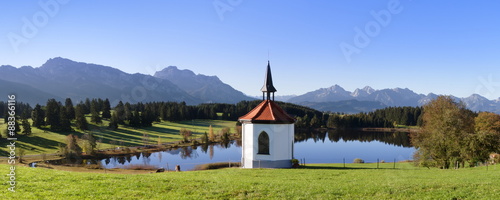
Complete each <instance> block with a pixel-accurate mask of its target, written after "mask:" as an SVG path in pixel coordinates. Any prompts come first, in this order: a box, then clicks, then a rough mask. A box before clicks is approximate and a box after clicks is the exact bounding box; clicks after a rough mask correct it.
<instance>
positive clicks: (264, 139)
mask: <svg viewBox="0 0 500 200" xmlns="http://www.w3.org/2000/svg"><path fill="white" fill-rule="evenodd" d="M258 154H268V155H269V135H267V133H266V132H265V131H262V132H261V133H260V135H259V151H258Z"/></svg>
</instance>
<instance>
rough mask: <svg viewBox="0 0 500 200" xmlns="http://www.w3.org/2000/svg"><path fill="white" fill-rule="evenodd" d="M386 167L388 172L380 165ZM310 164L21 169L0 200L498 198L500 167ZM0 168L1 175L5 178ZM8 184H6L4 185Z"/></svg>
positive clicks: (0, 187) (1, 188)
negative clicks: (137, 170)
mask: <svg viewBox="0 0 500 200" xmlns="http://www.w3.org/2000/svg"><path fill="white" fill-rule="evenodd" d="M385 165H387V166H385ZM383 166H384V167H383V168H385V169H373V168H375V167H376V164H347V165H346V167H347V168H346V169H343V168H342V167H343V165H342V164H315V165H307V167H306V168H301V169H240V168H228V169H219V170H206V171H191V172H168V173H152V174H132V175H129V174H97V173H81V172H67V171H58V170H50V169H42V168H28V167H18V169H17V170H16V178H17V181H18V182H17V186H16V187H17V188H16V190H17V192H16V193H11V192H8V191H7V187H8V185H7V182H6V181H2V182H1V184H0V191H1V192H0V198H2V199H214V198H215V199H248V198H257V199H498V194H499V193H500V187H498V186H499V185H500V166H489V167H488V169H486V167H478V168H466V169H459V170H440V169H427V168H416V167H413V166H411V164H410V163H398V164H397V169H389V168H391V167H392V165H390V163H386V164H384V165H383ZM8 167H9V166H8V165H0V174H8ZM6 179H7V178H5V179H4V180H6Z"/></svg>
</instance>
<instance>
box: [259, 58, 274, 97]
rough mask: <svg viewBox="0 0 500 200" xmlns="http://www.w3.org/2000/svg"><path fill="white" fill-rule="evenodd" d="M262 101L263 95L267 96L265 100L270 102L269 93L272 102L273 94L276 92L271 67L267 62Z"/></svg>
mask: <svg viewBox="0 0 500 200" xmlns="http://www.w3.org/2000/svg"><path fill="white" fill-rule="evenodd" d="M260 91H262V99H263V100H264V94H267V100H271V93H273V99H272V100H273V101H274V92H276V88H274V85H273V77H272V75H271V65H270V63H269V60H268V61H267V72H266V78H265V79H264V86H262V89H260Z"/></svg>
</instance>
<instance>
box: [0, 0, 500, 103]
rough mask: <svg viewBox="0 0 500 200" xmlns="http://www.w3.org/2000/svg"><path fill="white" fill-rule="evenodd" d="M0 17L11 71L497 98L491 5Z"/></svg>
mask: <svg viewBox="0 0 500 200" xmlns="http://www.w3.org/2000/svg"><path fill="white" fill-rule="evenodd" d="M44 5H45V6H44ZM0 7H1V8H2V12H1V13H0V23H1V24H2V25H1V26H0V64H4V65H13V66H15V67H21V66H24V65H31V66H33V67H39V66H40V65H42V64H43V63H44V62H45V61H46V60H48V59H49V58H53V57H65V58H69V59H72V60H75V61H80V62H88V63H95V64H102V65H107V66H112V67H115V68H118V69H121V70H122V71H125V72H128V73H143V74H154V72H155V71H159V70H161V69H163V68H164V67H167V66H169V65H175V66H178V67H179V68H180V69H190V70H192V71H194V72H195V73H201V74H205V75H217V76H218V77H219V78H220V79H221V80H222V81H224V82H225V83H228V84H230V85H231V86H233V87H234V88H235V89H237V90H240V91H242V92H244V93H245V94H248V95H260V91H259V90H260V88H261V86H262V83H263V78H264V72H265V67H266V64H267V60H268V58H269V59H270V61H271V67H272V71H273V78H274V83H275V86H276V88H277V89H278V92H277V93H276V95H289V94H297V95H300V94H303V93H305V92H309V91H312V90H316V89H319V88H325V87H329V86H332V85H334V84H338V85H340V86H342V87H344V88H345V89H346V90H350V91H353V90H354V89H356V88H362V87H364V86H366V85H369V86H372V87H373V88H375V89H383V88H395V87H401V88H410V89H412V90H414V91H415V92H417V93H423V94H427V93H430V92H433V93H437V94H450V95H455V96H458V97H467V96H469V95H471V94H473V93H478V94H480V95H483V96H485V97H487V98H489V99H497V98H499V97H500V73H499V72H500V68H499V67H500V59H499V57H500V12H498V10H499V9H500V2H498V1H493V0H491V1H485V0H484V1H481V0H480V1H453V2H451V1H439V2H438V1H430V0H429V1H423V0H399V1H395V0H380V1H359V0H352V1H347V0H345V1H326V0H324V1H305V0H302V1H297V0H288V1H285V0H281V1H278V0H275V1H269V0H193V1H182V0H170V1H116V0H108V1H92V0H90V1H75V0H64V1H63V0H61V1H56V0H39V1H0ZM30 28H31V29H30ZM33 28H34V29H33ZM268 52H269V53H268ZM268 55H269V56H268Z"/></svg>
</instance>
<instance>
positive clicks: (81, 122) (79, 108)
mask: <svg viewBox="0 0 500 200" xmlns="http://www.w3.org/2000/svg"><path fill="white" fill-rule="evenodd" d="M83 107H84V105H83V104H78V105H76V109H75V118H76V121H75V124H76V128H77V129H80V130H82V131H83V130H88V122H87V119H86V118H85V115H84V114H83V113H84V108H83Z"/></svg>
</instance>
